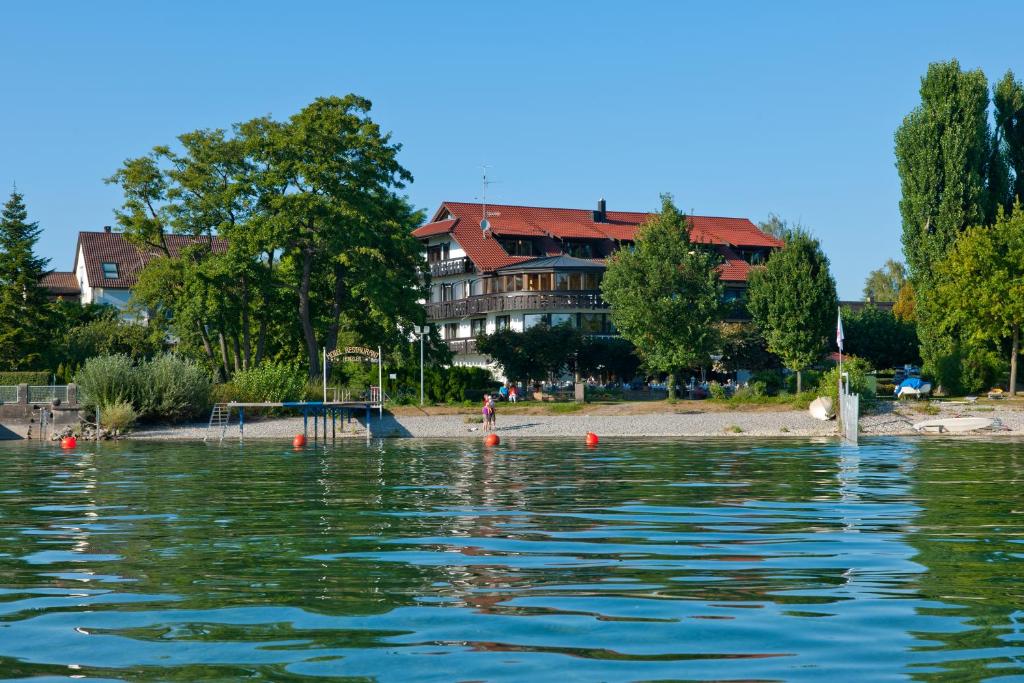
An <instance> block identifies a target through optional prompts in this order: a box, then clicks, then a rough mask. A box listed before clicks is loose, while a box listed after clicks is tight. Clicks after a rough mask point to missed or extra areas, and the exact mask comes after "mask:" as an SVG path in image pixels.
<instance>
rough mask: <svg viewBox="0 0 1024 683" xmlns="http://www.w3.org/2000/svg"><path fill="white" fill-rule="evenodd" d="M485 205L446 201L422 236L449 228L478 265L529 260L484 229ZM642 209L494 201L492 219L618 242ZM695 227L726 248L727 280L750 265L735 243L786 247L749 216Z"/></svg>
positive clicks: (511, 226) (699, 219) (501, 226)
mask: <svg viewBox="0 0 1024 683" xmlns="http://www.w3.org/2000/svg"><path fill="white" fill-rule="evenodd" d="M483 210H484V207H483V205H482V204H477V203H467V202H444V203H443V204H442V205H441V207H440V208H439V209H438V210H437V211H436V212H435V213H434V217H433V218H434V220H433V222H431V223H427V224H426V225H424V226H422V227H420V228H418V229H417V230H416V231H414V232H413V235H414V236H415V237H418V238H424V237H430V236H432V235H440V234H445V233H449V234H451V235H452V237H453V238H454V239H455V240H456V241H457V242H458V243H459V245H460V246H462V248H463V249H464V250H465V251H466V254H467V255H468V256H469V258H470V259H471V260H472V261H473V263H474V264H476V267H477V268H478V269H479V270H481V271H483V272H490V271H493V270H495V269H497V268H501V267H503V266H507V265H511V264H513V263H519V262H521V261H524V260H526V258H527V257H523V256H509V255H508V254H507V253H505V250H504V249H502V248H501V246H500V245H499V244H498V243H497V242H496V241H495V240H494V239H491V238H490V237H486V236H484V235H483V232H482V231H481V230H480V219H481V218H482V217H483ZM654 215H655V214H653V213H644V212H639V211H608V212H607V213H606V217H605V220H604V221H602V222H595V221H594V212H593V211H591V210H587V209H555V208H542V207H533V206H513V205H508V204H488V205H487V220H488V221H489V222H490V224H491V232H492V233H493V234H494V235H522V236H538V237H541V236H550V237H552V238H555V239H565V238H572V239H594V240H614V241H617V242H623V241H633V240H635V239H636V231H637V228H639V227H640V225H642V224H643V223H644V222H645V221H647V220H648V219H649V218H651V217H652V216H654ZM689 218H690V221H691V224H692V226H693V229H692V232H691V237H692V239H693V241H694V242H697V243H700V244H714V245H719V246H720V247H721V249H720V251H722V252H723V255H724V256H725V259H726V262H725V264H723V266H722V279H723V280H729V281H744V280H746V279H747V273H749V272H750V265H749V264H748V263H747V262H746V261H744V260H743V259H742V258H741V257H740V256H739V255H738V254H737V253H736V252H735V251H733V250H732V249H729V247H730V246H738V247H770V248H776V247H781V246H782V242H781V241H780V240H777V239H775V238H774V237H771V236H770V235H766V234H765V233H763V232H761V231H760V230H758V229H757V226H755V225H754V224H753V223H751V222H750V221H749V220H748V219H746V218H723V217H719V216H690V217H689Z"/></svg>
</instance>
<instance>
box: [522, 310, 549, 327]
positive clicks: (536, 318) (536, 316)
mask: <svg viewBox="0 0 1024 683" xmlns="http://www.w3.org/2000/svg"><path fill="white" fill-rule="evenodd" d="M537 325H548V326H550V325H551V314H550V313H531V314H527V315H524V316H523V329H524V330H528V329H530V328H531V327H535V326H537Z"/></svg>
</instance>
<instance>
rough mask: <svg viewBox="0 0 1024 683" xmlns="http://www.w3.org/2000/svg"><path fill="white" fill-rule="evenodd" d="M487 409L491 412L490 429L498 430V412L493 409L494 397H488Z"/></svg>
mask: <svg viewBox="0 0 1024 683" xmlns="http://www.w3.org/2000/svg"><path fill="white" fill-rule="evenodd" d="M488 399H489V400H488V403H487V407H488V408H490V410H491V429H492V430H494V429H497V428H498V411H496V410H495V409H494V396H488Z"/></svg>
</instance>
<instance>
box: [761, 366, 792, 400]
mask: <svg viewBox="0 0 1024 683" xmlns="http://www.w3.org/2000/svg"><path fill="white" fill-rule="evenodd" d="M794 381H795V380H794ZM755 382H757V383H760V384H761V386H763V387H764V389H763V393H764V395H765V396H778V394H779V391H781V390H782V373H781V372H779V371H778V370H761V371H760V372H755V373H754V374H753V376H752V377H751V378H750V383H751V384H754V383H755ZM794 388H795V386H794Z"/></svg>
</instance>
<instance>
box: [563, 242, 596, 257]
mask: <svg viewBox="0 0 1024 683" xmlns="http://www.w3.org/2000/svg"><path fill="white" fill-rule="evenodd" d="M563 247H564V248H565V253H566V254H568V255H569V256H573V257H575V258H593V257H594V245H593V244H592V243H591V242H583V241H580V240H565V242H564V243H563Z"/></svg>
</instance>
